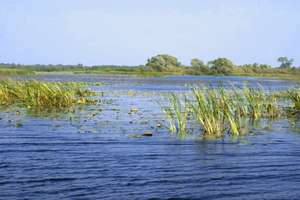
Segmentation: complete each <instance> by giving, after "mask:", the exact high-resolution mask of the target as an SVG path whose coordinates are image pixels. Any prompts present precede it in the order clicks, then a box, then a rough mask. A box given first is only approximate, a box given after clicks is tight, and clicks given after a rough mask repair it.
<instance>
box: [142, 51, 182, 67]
mask: <svg viewBox="0 0 300 200" xmlns="http://www.w3.org/2000/svg"><path fill="white" fill-rule="evenodd" d="M146 66H147V67H150V68H151V69H152V70H155V71H174V70H178V67H180V66H181V64H180V62H179V61H178V59H177V58H176V57H174V56H170V55H167V54H160V55H157V56H154V57H152V58H150V59H148V61H147V63H146Z"/></svg>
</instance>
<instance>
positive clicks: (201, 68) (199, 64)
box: [191, 58, 209, 73]
mask: <svg viewBox="0 0 300 200" xmlns="http://www.w3.org/2000/svg"><path fill="white" fill-rule="evenodd" d="M191 66H192V67H193V69H194V70H195V71H196V72H202V73H207V72H208V71H209V68H208V66H207V65H206V64H204V62H203V61H202V60H200V59H198V58H193V59H192V60H191Z"/></svg>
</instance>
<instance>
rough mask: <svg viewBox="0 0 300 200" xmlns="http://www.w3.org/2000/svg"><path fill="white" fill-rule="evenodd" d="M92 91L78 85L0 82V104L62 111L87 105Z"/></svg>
mask: <svg viewBox="0 0 300 200" xmlns="http://www.w3.org/2000/svg"><path fill="white" fill-rule="evenodd" d="M92 94H93V92H92V91H90V90H88V89H85V88H84V87H82V85H81V84H80V83H70V82H68V83H66V82H65V83H63V82H43V81H13V80H4V81H0V104H1V105H6V106H8V105H12V104H18V105H21V106H25V107H27V108H32V109H52V108H55V109H63V108H68V107H72V106H74V105H77V104H89V103H92V102H93V100H91V99H90V98H88V96H91V95H92Z"/></svg>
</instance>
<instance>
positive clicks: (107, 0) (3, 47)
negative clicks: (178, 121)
mask: <svg viewBox="0 0 300 200" xmlns="http://www.w3.org/2000/svg"><path fill="white" fill-rule="evenodd" d="M299 10H300V1H298V0H0V63H20V64H78V63H82V64H84V65H101V64H115V65H140V64H145V62H146V61H147V59H148V58H149V57H151V56H154V55H156V54H170V55H173V56H176V57H177V58H178V59H179V60H180V61H181V62H182V63H183V64H189V63H190V60H191V59H192V58H200V59H202V60H203V61H205V62H207V61H209V60H212V59H215V58H218V57H226V58H229V59H231V60H233V61H234V63H236V64H246V63H255V62H257V63H265V64H271V65H274V66H278V63H277V61H276V60H277V58H278V57H280V56H287V57H290V58H294V60H295V65H296V66H299V65H300V12H299Z"/></svg>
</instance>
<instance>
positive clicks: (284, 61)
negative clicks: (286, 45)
mask: <svg viewBox="0 0 300 200" xmlns="http://www.w3.org/2000/svg"><path fill="white" fill-rule="evenodd" d="M277 61H278V62H280V66H279V67H280V68H283V69H289V68H291V67H292V65H293V62H294V59H289V58H288V57H279V58H278V59H277Z"/></svg>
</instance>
